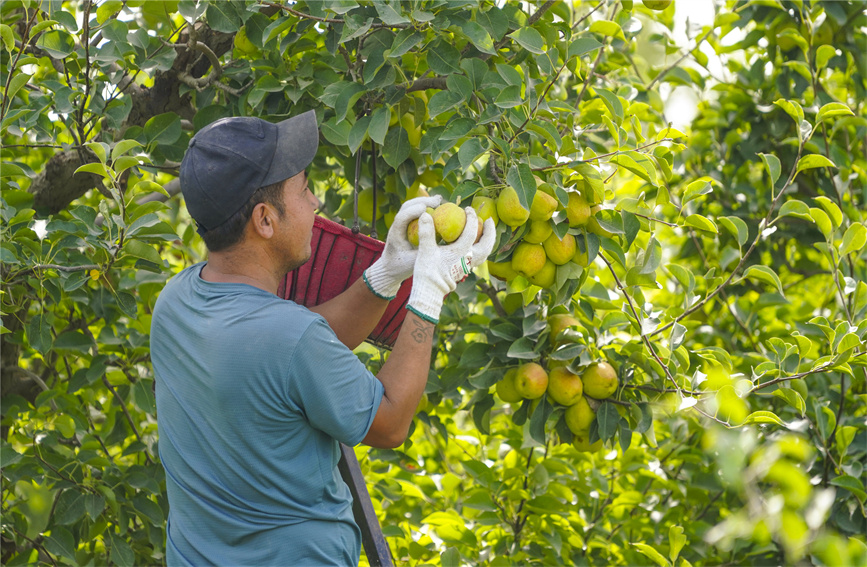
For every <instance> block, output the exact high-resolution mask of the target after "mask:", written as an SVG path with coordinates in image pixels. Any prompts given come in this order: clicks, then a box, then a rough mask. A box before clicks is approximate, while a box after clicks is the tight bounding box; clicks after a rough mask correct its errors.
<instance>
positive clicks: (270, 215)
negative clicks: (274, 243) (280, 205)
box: [249, 203, 277, 239]
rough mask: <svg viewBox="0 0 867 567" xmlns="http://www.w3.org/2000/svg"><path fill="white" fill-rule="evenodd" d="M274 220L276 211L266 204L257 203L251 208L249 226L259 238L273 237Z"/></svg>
mask: <svg viewBox="0 0 867 567" xmlns="http://www.w3.org/2000/svg"><path fill="white" fill-rule="evenodd" d="M276 220H277V211H276V209H274V207H272V206H271V205H269V204H268V203H259V204H258V205H256V206H255V207H254V208H253V214H252V215H250V223H249V225H250V228H251V229H252V230H253V232H255V233H256V234H257V235H258V236H259V238H265V239H270V238H271V237H272V236H274V223H275V221H276Z"/></svg>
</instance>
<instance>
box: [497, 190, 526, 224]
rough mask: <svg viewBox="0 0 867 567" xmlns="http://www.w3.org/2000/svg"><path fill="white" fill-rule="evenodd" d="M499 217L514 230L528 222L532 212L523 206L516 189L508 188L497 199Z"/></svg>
mask: <svg viewBox="0 0 867 567" xmlns="http://www.w3.org/2000/svg"><path fill="white" fill-rule="evenodd" d="M497 216H499V217H500V220H501V221H503V222H504V223H506V224H507V225H509V226H510V227H512V228H517V227H519V226H521V225H522V224H524V223H525V222H527V219H529V218H530V211H528V210H527V209H525V208H524V207H523V206H522V205H521V200H520V199H519V198H518V192H517V191H515V188H514V187H506V188H505V189H503V190H502V191H500V196H499V197H497Z"/></svg>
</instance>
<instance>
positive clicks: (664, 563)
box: [632, 543, 671, 567]
mask: <svg viewBox="0 0 867 567" xmlns="http://www.w3.org/2000/svg"><path fill="white" fill-rule="evenodd" d="M632 545H633V547H635V549H637V550H638V551H640V552H641V553H643V554H644V555H645V556H647V557H648V558H649V559H652V560H653V561H654V562H656V564H657V565H659V567H670V565H671V564H670V563H669V562H668V559H666V558H665V557H663V556H662V554H661V553H659V552H658V551H656V550H655V549H653V548H652V547H650V546H649V545H647V544H645V543H633V544H632Z"/></svg>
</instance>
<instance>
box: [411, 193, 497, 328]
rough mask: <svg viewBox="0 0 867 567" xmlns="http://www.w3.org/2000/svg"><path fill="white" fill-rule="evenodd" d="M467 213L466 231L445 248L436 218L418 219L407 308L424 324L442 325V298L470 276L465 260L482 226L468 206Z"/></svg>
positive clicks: (425, 215) (421, 217) (426, 216)
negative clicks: (422, 320) (416, 251)
mask: <svg viewBox="0 0 867 567" xmlns="http://www.w3.org/2000/svg"><path fill="white" fill-rule="evenodd" d="M466 213H467V224H466V226H465V227H464V231H463V232H462V233H461V235H460V237H458V239H457V240H455V241H454V242H453V243H451V244H447V245H445V246H437V243H436V231H435V229H434V222H433V218H432V217H431V216H430V215H429V214H427V213H424V214H422V215H421V216H420V217H419V219H418V257H417V258H416V263H415V270H414V272H413V283H412V291H411V292H410V294H409V301H407V305H406V307H407V309H409V310H410V311H412V312H413V313H415V314H416V315H418V316H419V317H421V318H422V319H424V320H425V321H429V322H431V323H437V322H439V317H440V311H441V310H442V307H443V298H444V297H445V296H446V295H448V294H449V293H450V292H452V291H454V289H455V287H456V286H457V283H458V282H459V281H461V280H462V279H463V278H464V277H466V275H467V274H469V273H470V267H469V266H468V265H467V262H466V257H467V256H468V255H469V254H470V253H471V250H472V247H473V241H474V240H475V239H476V233H477V232H478V227H479V225H478V220H477V217H476V211H475V210H473V209H472V207H467V209H466ZM491 246H493V245H491Z"/></svg>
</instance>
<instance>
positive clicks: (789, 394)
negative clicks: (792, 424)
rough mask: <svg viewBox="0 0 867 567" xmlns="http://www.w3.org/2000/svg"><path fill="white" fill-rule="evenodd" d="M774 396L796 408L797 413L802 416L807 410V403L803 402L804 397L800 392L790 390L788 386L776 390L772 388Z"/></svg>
mask: <svg viewBox="0 0 867 567" xmlns="http://www.w3.org/2000/svg"><path fill="white" fill-rule="evenodd" d="M774 396H776V397H778V398H780V399H781V400H784V401H785V402H786V403H787V404H789V405H790V406H792V407H793V408H795V409H796V410H798V413H799V414H801V417H803V416H804V412H805V411H807V404H806V402H804V398H802V397H801V394H799V393H798V392H796V391H795V390H792V389H790V388H780V389H778V390H774Z"/></svg>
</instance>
